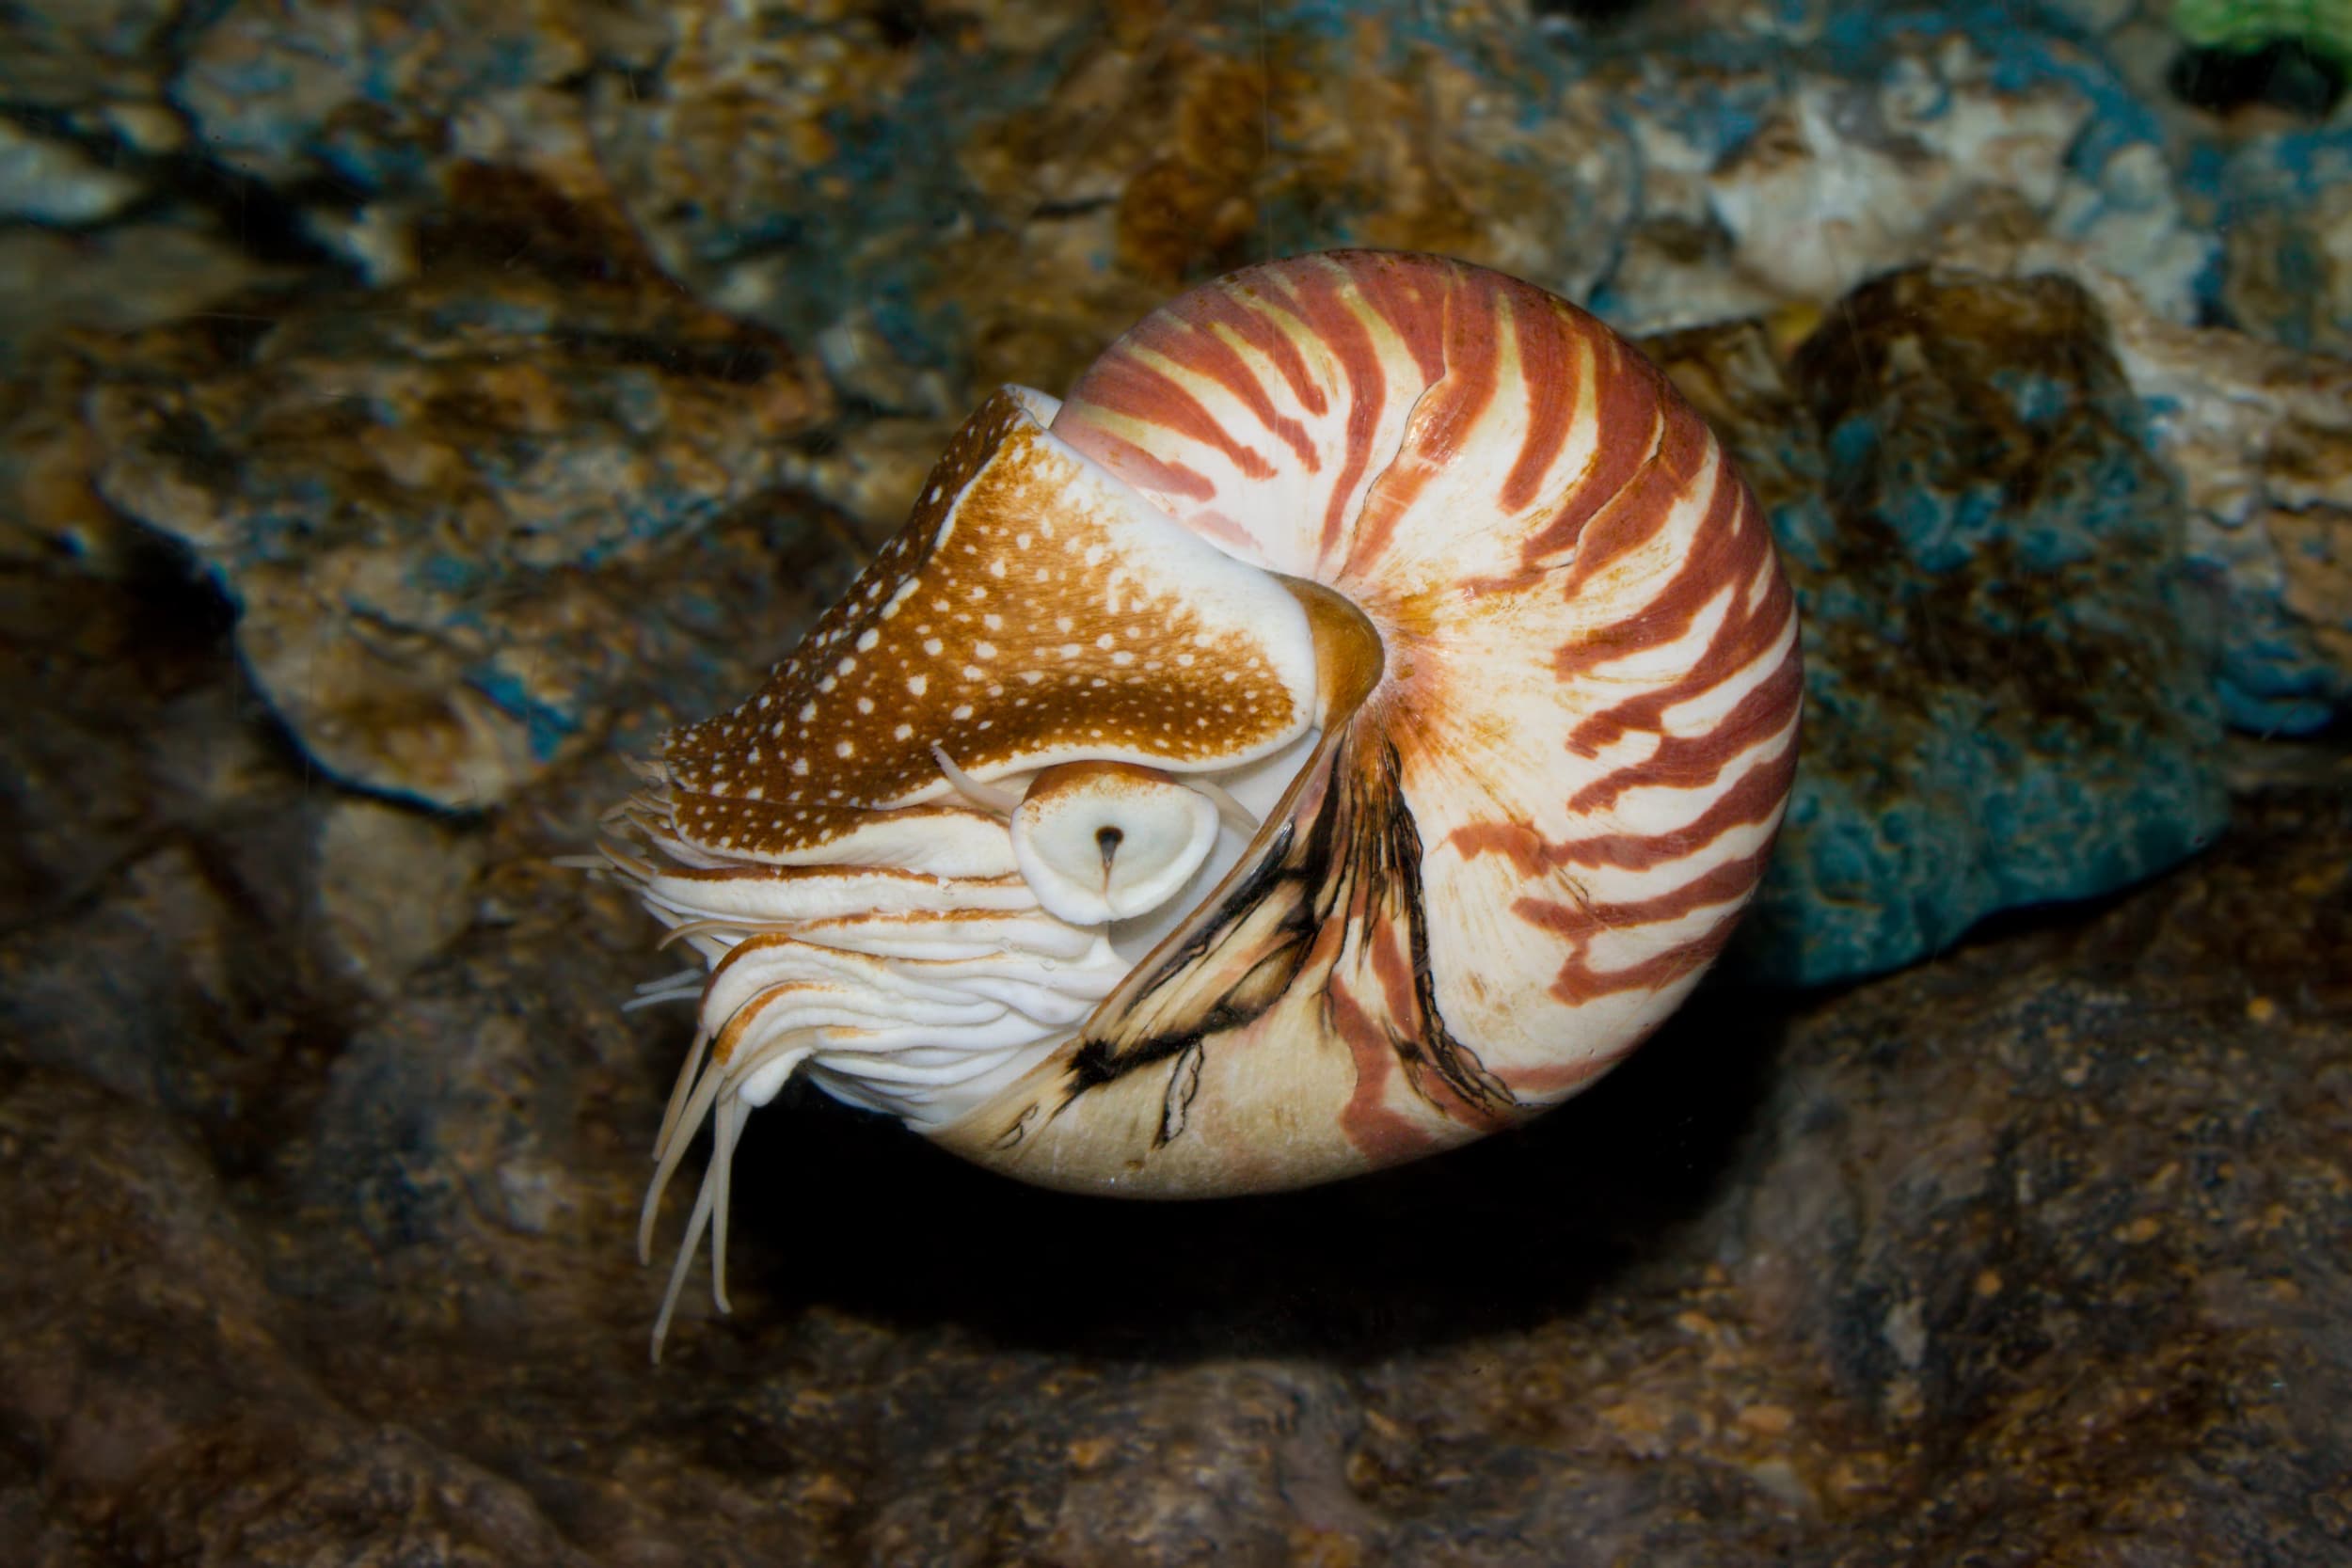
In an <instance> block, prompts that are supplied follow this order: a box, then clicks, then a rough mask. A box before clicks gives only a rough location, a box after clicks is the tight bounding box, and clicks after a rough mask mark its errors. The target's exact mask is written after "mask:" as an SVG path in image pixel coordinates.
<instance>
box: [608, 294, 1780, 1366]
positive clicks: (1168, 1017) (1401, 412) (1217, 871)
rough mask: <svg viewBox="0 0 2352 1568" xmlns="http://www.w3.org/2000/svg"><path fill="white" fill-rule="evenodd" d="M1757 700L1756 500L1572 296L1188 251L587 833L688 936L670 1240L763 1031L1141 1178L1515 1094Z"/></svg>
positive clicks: (1689, 842)
mask: <svg viewBox="0 0 2352 1568" xmlns="http://www.w3.org/2000/svg"><path fill="white" fill-rule="evenodd" d="M976 590H977V592H975V591H976ZM1798 702H1799V669H1798V661H1797V652H1796V618H1795V607H1794V603H1793V600H1792V598H1791V596H1790V594H1789V592H1788V586H1787V584H1786V582H1785V580H1784V579H1783V578H1782V577H1781V574H1780V571H1779V567H1778V562H1777V561H1776V559H1775V558H1774V556H1773V553H1772V544H1771V540H1770V537H1769V534H1768V532H1767V531H1766V529H1765V527H1764V522H1763V518H1762V515H1761V514H1760V512H1759V511H1758V509H1757V508H1756V503H1755V501H1754V500H1753V499H1752V498H1751V497H1750V496H1749V494H1748V491H1747V488H1746V486H1745V485H1744V484H1743V483H1741V482H1740V478H1739V476H1738V475H1737V473H1736V472H1735V471H1734V470H1733V469H1732V467H1731V466H1730V464H1729V462H1728V460H1727V459H1726V458H1725V457H1724V453H1723V452H1722V451H1721V449H1720V448H1719V447H1718V446H1717V444H1716V442H1715V440H1714V438H1713V436H1711V434H1710V433H1709V432H1708V430H1707V428H1706V426H1705V424H1704V423H1703V422H1702V421H1701V420H1699V419H1698V418H1697V416H1696V415H1695V414H1693V413H1692V411H1691V410H1690V409H1689V407H1688V406H1687V405H1685V404H1683V403H1682V401H1681V400H1680V399H1679V398H1678V397H1677V395H1676V394H1675V393H1674V391H1673V390H1672V388H1669V387H1668V386H1667V385H1666V383H1665V381H1664V379H1663V378H1662V377H1661V375H1659V374H1658V372H1656V371H1654V370H1653V369H1651V368H1650V367H1649V366H1648V365H1647V364H1646V362H1645V361H1643V360H1642V359H1641V358H1640V357H1639V356H1638V355H1636V354H1635V353H1634V352H1633V351H1632V350H1631V349H1630V348H1629V346H1628V345H1627V344H1625V343H1624V342H1623V341H1621V340H1619V339H1617V338H1616V337H1615V336H1614V335H1613V334H1612V333H1611V332H1610V331H1609V330H1608V329H1607V328H1606V327H1604V326H1602V325H1600V324H1599V323H1597V322H1596V321H1594V320H1593V319H1592V318H1591V317H1589V316H1587V315H1585V314H1583V313H1582V312H1581V311H1579V310H1577V309H1575V308H1573V307H1571V306H1569V305H1567V304H1565V302H1563V301H1560V300H1558V299H1555V298H1553V297H1552V296H1550V295H1549V294H1546V293H1542V292H1541V291H1539V290H1536V289H1534V288H1531V287H1529V286H1528V285H1526V284H1523V283H1519V282H1517V281H1516V280H1513V279H1510V278H1507V277H1502V276H1501V275H1499V274H1495V273H1490V272H1486V271H1484V270H1483V269H1479V268H1475V267H1471V266H1468V265H1465V264H1463V263H1459V262H1454V261H1445V260H1442V259H1438V258H1434V257H1422V256H1408V255H1395V254H1384V253H1369V252H1338V253H1332V254H1328V255H1323V256H1311V257H1304V258H1298V259H1295V260H1293V261H1277V262H1271V263H1267V264H1264V265H1262V266H1258V267H1252V268H1249V269H1247V270H1245V271H1243V272H1241V273H1237V274H1235V275H1233V276H1232V277H1227V278H1223V279H1220V280H1218V281H1216V282H1214V283H1210V284H1207V285H1203V286H1202V287H1200V288H1199V289H1196V290H1194V291H1192V292H1191V293H1187V294H1185V295H1183V296H1181V297H1180V298H1178V299H1177V300H1175V301H1172V302H1170V303H1169V304H1168V306H1166V307H1163V308H1162V309H1160V310H1158V311H1155V312H1154V313H1153V314H1152V316H1150V317H1147V318H1146V319H1145V320H1144V321H1143V322H1142V323H1140V324H1139V325H1137V326H1136V327H1135V328H1134V329H1133V330H1131V331H1130V332H1129V333H1128V334H1127V335H1126V336H1125V337H1124V338H1122V339H1120V341H1118V342H1117V343H1115V344H1114V345H1113V346H1112V347H1111V348H1110V349H1109V350H1108V351H1106V352H1105V354H1104V356H1102V357H1101V358H1100V359H1099V360H1097V362H1096V363H1095V365H1094V366H1093V367H1092V368H1091V369H1089V371H1088V372H1086V374H1085V375H1083V376H1082V377H1081V378H1080V380H1079V382H1078V384H1077V385H1076V387H1074V388H1073V389H1072V392H1071V395H1070V397H1069V399H1068V400H1067V401H1066V402H1064V403H1061V404H1055V403H1054V402H1053V400H1051V399H1048V398H1044V397H1041V396H1040V395H1039V394H1036V393H1033V392H1027V391H1024V390H1017V389H1015V390H1009V391H1007V392H1003V393H999V394H998V395H997V396H996V397H995V398H993V399H992V400H990V402H989V403H988V404H986V405H984V406H983V408H982V409H981V411H980V413H979V414H978V415H977V416H976V417H975V418H974V420H972V421H971V422H970V423H969V424H967V426H966V427H965V429H964V431H963V432H962V433H961V435H959V436H958V437H957V438H956V440H955V442H954V443H953V444H952V445H951V447H950V449H949V451H948V452H947V454H946V456H945V457H943V458H942V460H941V462H940V464H939V466H938V467H937V468H936V469H935V470H934V473H933V476H932V479H931V482H930V483H928V484H927V485H926V486H925V489H924V493H923V498H922V499H921V500H920V501H919V502H918V504H917V507H916V511H915V514H914V517H913V518H912V519H911V520H910V522H909V524H908V527H907V529H906V530H905V531H902V532H901V533H900V534H899V535H898V538H897V539H895V540H894V541H893V542H892V544H891V545H890V546H887V547H886V548H885V549H884V550H883V551H882V554H881V555H880V556H879V557H878V558H877V560H876V561H875V562H874V563H873V565H872V567H870V568H869V569H868V571H867V572H866V575H865V576H864V577H863V578H861V579H860V581H859V583H858V584H857V585H856V586H855V587H853V589H852V590H851V592H850V595H849V597H848V598H847V599H846V600H844V602H843V603H842V604H841V605H839V606H836V607H835V608H834V610H832V611H830V612H829V613H828V614H827V615H826V616H825V617H824V618H823V620H821V621H820V622H819V623H818V626H817V628H816V630H815V631H813V632H812V633H811V634H810V637H809V638H808V640H807V641H804V642H803V645H802V647H801V649H800V650H799V651H797V652H796V653H795V654H794V655H793V657H791V658H790V659H788V660H787V662H786V663H785V664H784V665H782V666H780V667H779V668H778V671H777V673H776V674H775V676H774V677H773V678H772V679H771V681H770V682H769V683H768V686H767V687H766V688H765V689H763V690H762V691H761V692H759V693H757V694H755V696H754V698H753V699H752V700H751V701H749V702H747V703H745V704H744V705H741V706H739V708H737V709H736V710H735V711H734V712H733V713H732V714H729V715H726V716H723V717H722V718H720V719H716V720H712V721H707V722H706V723H704V724H700V725H695V726H690V727H689V728H687V729H685V730H681V731H679V732H677V733H676V734H675V735H674V736H672V737H671V738H670V740H669V742H668V743H667V745H666V747H665V750H664V753H663V756H662V759H661V762H660V766H659V768H658V769H657V770H656V775H655V776H654V777H653V778H652V779H651V781H650V783H649V786H648V788H647V789H646V790H644V792H642V793H641V794H640V795H639V796H637V797H636V798H635V799H634V800H632V802H631V804H630V806H629V808H628V827H629V830H630V832H631V833H632V835H633V836H634V838H635V839H637V840H638V841H639V842H640V844H642V845H643V846H644V849H642V850H641V849H639V848H637V847H624V846H615V847H614V848H613V850H612V854H613V857H614V863H615V864H616V865H617V866H618V867H619V869H620V871H621V873H622V874H623V875H624V876H626V877H628V879H631V880H632V881H634V882H635V883H636V884H637V885H638V887H639V889H640V891H641V893H642V895H644V899H645V901H646V902H647V904H648V906H649V907H650V908H652V909H653V910H654V911H655V912H656V913H657V915H658V916H660V918H662V919H663V920H664V921H665V922H667V923H668V924H670V925H671V926H672V927H674V936H675V939H676V940H679V941H682V942H685V943H687V944H688V945H689V946H691V947H692V948H693V949H694V950H695V951H696V952H697V953H698V954H699V955H700V956H701V957H702V958H703V959H704V960H705V961H706V963H707V964H708V965H709V966H710V972H709V974H708V977H707V980H703V981H700V982H699V984H697V983H696V982H694V981H692V980H691V979H689V978H688V977H684V976H681V977H680V978H679V979H678V980H677V981H676V982H675V984H673V985H670V986H669V987H668V988H667V989H663V988H656V990H655V991H654V994H658V995H663V996H669V995H675V996H678V997H681V998H684V997H697V998H699V1003H700V1009H701V1016H702V1027H701V1029H700V1030H699V1031H698V1035H697V1042H696V1046H695V1049H694V1052H693V1053H692V1054H691V1058H690V1061H689V1064H688V1069H687V1071H686V1072H685V1073H684V1074H683V1075H682V1076H681V1079H680V1085H679V1090H678V1093H677V1095H676V1097H675V1101H674V1104H673V1107H672V1114H671V1116H670V1117H668V1118H667V1120H666V1122H665V1126H664V1130H663V1137H662V1147H661V1149H660V1158H661V1161H662V1167H661V1168H662V1173H663V1175H664V1176H665V1177H666V1174H667V1172H668V1171H669V1170H671V1169H674V1168H675V1164H676V1163H677V1158H678V1155H679V1151H680V1149H681V1148H682V1147H683V1144H684V1142H685V1141H686V1140H687V1139H688V1138H690V1137H691V1134H692V1132H693V1131H694V1129H695V1128H697V1127H698V1126H699V1125H701V1123H702V1122H703V1121H704V1120H705V1119H710V1120H712V1122H713V1125H714V1126H715V1127H716V1129H717V1132H718V1147H717V1151H716V1153H715V1154H714V1159H713V1162H712V1166H711V1173H710V1175H709V1176H708V1177H707V1178H706V1181H705V1186H704V1192H703V1195H702V1196H701V1198H700V1199H698V1201H697V1205H696V1216H695V1219H694V1221H693V1222H692V1223H691V1226H690V1235H689V1241H688V1249H689V1251H690V1252H691V1247H692V1245H693V1243H694V1241H695V1239H696V1238H698V1236H699V1234H700V1232H701V1230H702V1229H703V1228H704V1227H705V1225H706V1224H707V1223H709V1222H712V1221H714V1220H716V1219H718V1218H720V1217H722V1216H723V1209H724V1206H725V1192H726V1180H727V1177H726V1165H725V1156H726V1155H727V1154H728V1153H729V1152H730V1151H731V1150H732V1148H733V1143H734V1138H735V1136H736V1134H737V1132H739V1129H740V1124H741V1118H742V1116H743V1115H744V1114H745V1112H744V1109H743V1108H744V1107H747V1106H748V1105H750V1104H752V1103H755V1102H756V1101H763V1100H764V1099H765V1098H766V1097H767V1096H768V1095H769V1094H772V1092H773V1090H774V1087H775V1085H776V1084H777V1083H779V1082H781V1081H782V1078H783V1076H784V1075H786V1074H789V1073H800V1074H804V1075H805V1076H807V1077H809V1078H810V1079H811V1080H812V1081H814V1082H816V1083H817V1084H818V1085H819V1086H821V1087H823V1088H825V1089H826V1090H828V1091H829V1092H831V1093H833V1094H834V1095H835V1096H837V1097H838V1098H841V1099H844V1100H847V1101H850V1102H852V1103H855V1104H860V1105H865V1106H867V1107H870V1108H874V1109H880V1110H884V1111H888V1112H890V1113H892V1114H895V1115H898V1117H901V1119H903V1120H905V1121H907V1122H908V1123H909V1124H910V1125H911V1126H914V1127H915V1128H916V1129H917V1130H919V1131H921V1132H925V1133H926V1134H927V1135H929V1136H930V1137H932V1138H933V1139H934V1140H935V1141H938V1142H940V1143H942V1144H944V1145H945V1146H946V1147H947V1148H951V1149H954V1150H956V1151H957V1152H959V1153H961V1154H963V1155H965V1156H967V1157H969V1158H971V1159H973V1160H976V1161H977V1162H980V1163H982V1164H989V1165H992V1166H993V1167H995V1168H997V1169H1000V1170H1003V1171H1005V1172H1007V1173H1008V1174H1010V1175H1013V1176H1016V1177H1019V1178H1021V1179H1023V1180H1029V1181H1033V1182H1038V1183H1041V1184H1044V1185H1050V1186H1057V1187H1064V1188H1070V1189H1074V1190H1082V1191H1090V1192H1108V1193H1130V1194H1137V1195H1151V1196H1197V1195H1207V1194H1215V1193H1230V1192H1242V1191H1258V1190H1267V1189H1273V1188H1279V1187H1284V1186H1295V1185H1301V1184H1306V1183H1310V1182H1313V1181H1319V1180H1331V1179H1334V1178H1338V1177H1342V1176H1346V1175H1350V1174H1353V1173H1356V1172H1359V1171H1362V1170H1368V1169H1372V1168H1375V1167H1377V1166H1380V1165H1384V1164H1395V1163H1397V1162H1399V1161H1402V1160H1407V1159H1412V1158H1416V1157H1418V1156H1421V1155H1423V1154H1427V1153H1430V1152H1434V1151H1436V1150H1438V1149H1441V1148H1447V1147H1451V1146H1453V1145H1455V1144H1458V1143H1461V1142H1463V1141H1466V1140H1468V1139H1470V1138H1474V1137H1477V1136H1480V1135H1482V1134H1483V1133H1485V1132H1490V1131H1493V1130H1495V1129H1497V1128H1500V1127H1503V1126H1507V1125H1510V1124H1511V1123H1513V1122H1515V1121H1517V1120H1518V1119H1520V1118H1523V1117H1526V1116H1529V1115H1532V1114H1534V1113H1535V1112H1537V1111H1540V1110H1541V1109H1543V1108H1545V1107H1546V1106H1548V1105H1550V1104H1553V1103H1556V1102H1558V1101H1561V1100H1563V1099H1565V1098H1567V1097H1568V1096H1569V1095H1571V1094H1573V1093H1575V1092H1576V1091H1577V1090H1578V1089H1579V1088H1581V1087H1582V1086H1583V1085H1586V1084H1588V1083H1590V1082H1591V1081H1592V1080H1593V1079H1594V1078H1596V1077H1597V1076H1598V1075H1599V1074H1600V1073H1601V1072H1603V1071H1605V1070H1606V1069H1608V1068H1609V1067H1610V1066H1611V1065H1613V1063H1614V1062H1616V1061H1618V1060H1620V1059H1622V1058H1623V1057H1624V1056H1625V1055H1626V1054H1627V1053H1629V1052H1630V1051H1631V1050H1632V1049H1633V1048H1634V1047H1635V1046H1636V1045H1637V1044H1638V1043H1639V1042H1640V1041H1641V1040H1642V1039H1643V1038H1644V1037H1645V1036H1646V1035H1647V1034H1648V1033H1649V1032H1650V1031H1651V1030H1652V1029H1653V1028H1654V1027H1655V1026H1656V1025H1657V1023H1659V1022H1661V1021H1662V1020H1663V1019H1664V1017H1665V1016H1666V1015H1667V1014H1668V1013H1670V1012H1671V1011H1672V1010H1673V1008H1674V1007H1675V1006H1677V1004H1678V1003H1679V1002H1680V1001H1681V999H1682V997H1683V996H1684V995H1685V994H1687V993H1688V991H1689V990H1690V988H1691V986H1692V984H1694V983H1695V981H1696V980H1697V978H1698V975H1699V974H1700V973H1701V972H1702V971H1703V970H1704V969H1705V968H1706V967H1707V965H1708V962H1709V961H1710V960H1711V959H1712V958H1713V957H1714V955H1715V954H1716V952H1717V951H1718V950H1719V949H1720V948H1721V946H1722V944H1723V942H1724V940H1725V939H1726V938H1727V937H1728V935H1729V933H1730V930H1731V927H1732V925H1733V922H1734V921H1735V920H1736V918H1737V916H1738V914H1739V912H1740V909H1741V908H1742V906H1743V905H1744V904H1745V902H1746V901H1747V899H1748V897H1749V895H1751V893H1752V892H1753V891H1754V888H1755V886H1756V880H1757V879H1758V878H1759V877H1760V876H1761V874H1762V870H1763V864H1764V858H1765V856H1766V854H1767V852H1768V851H1769V848H1770V845H1771V841H1772V834H1773V832H1774V830H1775V829H1776V827H1777V825H1778V822H1779V818H1780V814H1781V810H1782V807H1783V805H1784V803H1785V800H1786V798H1787V795H1788V786H1789V784H1790V780H1791V777H1792V774H1793V769H1794V766H1795V757H1796V734H1797V717H1798ZM934 749H936V751H935V750H934ZM944 758H952V764H951V765H946V766H944V765H943V759H944ZM948 766H951V767H952V768H953V769H954V771H955V773H956V774H957V775H960V776H961V783H959V779H958V778H957V777H950V776H949V773H948V771H947V770H946V768H947V767H948ZM1187 781H1190V782H1189V783H1188V782H1187ZM1196 785H1197V786H1198V787H1196ZM1220 786H1224V787H1228V788H1230V789H1231V791H1232V794H1234V795H1237V796H1240V797H1241V798H1242V800H1241V803H1240V804H1238V805H1235V806H1232V807H1231V809H1223V808H1220V806H1219V804H1218V803H1217V802H1216V799H1215V797H1216V795H1218V794H1219V793H1221V790H1220ZM1013 800H1018V801H1019V804H1018V805H1017V806H1016V805H1009V802H1011V801H1013ZM1220 817H1222V818H1223V824H1222V826H1220ZM1253 817H1255V818H1258V819H1260V820H1258V821H1257V823H1256V826H1255V828H1254V831H1248V824H1249V823H1250V822H1251V820H1252V818H1253ZM1146 911H1150V913H1149V914H1148V916H1147V913H1146ZM1137 929H1140V930H1142V931H1143V932H1144V934H1145V938H1146V940H1143V941H1142V942H1137V941H1136V940H1134V939H1135V934H1136V930H1137ZM1115 936H1118V937H1122V938H1124V939H1125V940H1121V941H1118V942H1114V941H1113V940H1112V939H1113V938H1114V937H1115ZM652 1202H653V1200H652V1199H651V1198H649V1200H648V1211H647V1212H648V1221H649V1222H650V1217H651V1213H652ZM722 1244H723V1243H722ZM716 1266H717V1255H716V1254H714V1268H715V1267H716ZM683 1268H684V1264H683V1262H681V1263H680V1265H679V1272H678V1273H677V1274H676V1275H674V1279H673V1289H672V1299H673V1300H675V1289H676V1282H677V1280H678V1279H682V1277H683ZM666 1319H667V1309H666V1307H665V1312H664V1322H665V1323H666Z"/></svg>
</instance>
